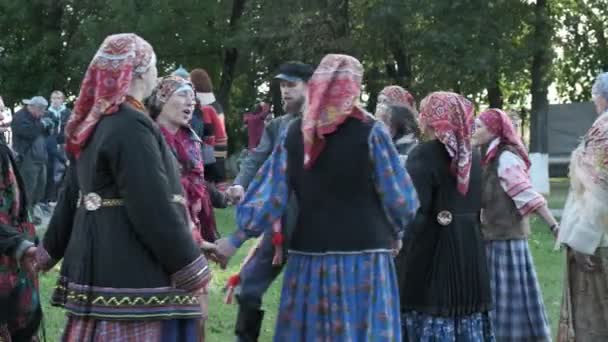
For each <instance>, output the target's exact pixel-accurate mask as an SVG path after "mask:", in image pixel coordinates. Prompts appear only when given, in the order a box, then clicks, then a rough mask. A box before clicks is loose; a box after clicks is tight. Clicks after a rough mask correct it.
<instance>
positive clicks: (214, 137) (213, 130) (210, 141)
mask: <svg viewBox="0 0 608 342" xmlns="http://www.w3.org/2000/svg"><path fill="white" fill-rule="evenodd" d="M190 80H191V82H192V84H194V88H195V90H196V101H197V103H198V104H199V105H197V106H196V107H197V108H196V109H195V113H194V115H200V112H202V115H203V121H204V124H205V136H203V137H202V138H203V142H204V143H205V146H203V147H204V148H205V147H207V149H209V147H210V146H213V154H212V155H209V152H205V151H203V154H204V155H203V158H204V159H205V179H207V180H209V181H211V182H213V183H215V184H217V185H218V188H220V189H223V188H224V186H225V184H224V182H225V181H226V166H225V161H226V157H227V154H228V135H226V125H225V119H224V110H223V109H222V106H221V105H220V103H219V102H217V100H216V98H215V95H214V94H213V83H212V82H211V78H210V77H209V74H208V73H207V71H205V70H204V69H194V70H192V71H191V72H190ZM207 156H209V157H207ZM211 156H212V157H213V158H210V157H211ZM210 161H213V162H210Z"/></svg>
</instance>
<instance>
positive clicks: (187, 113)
mask: <svg viewBox="0 0 608 342" xmlns="http://www.w3.org/2000/svg"><path fill="white" fill-rule="evenodd" d="M148 108H149V111H150V116H151V117H152V119H154V120H155V121H156V122H157V123H158V125H159V126H160V131H161V133H162V134H163V136H164V137H165V140H166V142H167V144H168V145H169V148H170V149H171V152H173V154H174V155H175V157H176V159H177V161H178V163H179V167H180V173H181V183H182V186H183V187H184V193H185V194H186V202H187V203H188V211H189V213H190V220H191V222H192V225H193V229H192V235H193V238H194V240H195V241H196V242H197V244H198V245H199V246H200V248H201V250H203V251H204V252H206V253H207V255H208V256H209V257H211V258H214V259H216V258H215V255H214V254H213V253H214V251H215V245H213V243H212V242H214V241H215V240H216V239H218V238H219V233H218V231H217V228H216V224H215V216H214V213H213V206H212V196H211V193H213V194H214V195H215V196H214V197H215V198H216V199H219V201H220V202H221V204H223V207H224V208H225V207H226V206H227V203H226V199H225V198H224V196H223V194H222V193H220V192H219V191H217V190H215V189H214V188H208V184H207V183H206V182H205V178H204V167H203V158H202V155H201V140H200V138H199V137H198V136H197V135H196V133H194V131H193V130H192V129H191V128H190V125H189V122H190V119H191V118H192V112H193V111H194V88H193V87H192V84H191V83H190V82H189V81H186V80H185V79H184V78H181V77H177V76H167V77H165V78H163V79H162V80H161V81H160V82H159V84H158V85H157V86H156V89H155V90H154V93H153V94H152V96H150V98H149V102H148ZM200 301H201V307H202V309H203V319H202V320H201V331H202V335H203V336H204V331H205V330H204V322H205V321H206V319H207V318H208V316H207V315H208V313H207V305H208V298H207V293H204V294H203V296H201V298H200Z"/></svg>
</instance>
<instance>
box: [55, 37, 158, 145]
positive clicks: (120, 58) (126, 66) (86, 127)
mask: <svg viewBox="0 0 608 342" xmlns="http://www.w3.org/2000/svg"><path fill="white" fill-rule="evenodd" d="M154 64H156V56H155V54H154V50H153V49H152V46H150V44H148V42H146V41H145V40H144V39H142V38H141V37H139V36H137V35H135V34H133V33H122V34H115V35H111V36H108V37H107V38H106V39H105V40H104V41H103V43H102V44H101V46H100V47H99V50H97V53H96V54H95V56H94V57H93V60H92V61H91V64H90V65H89V68H88V69H87V71H86V73H85V76H84V79H83V80H82V84H81V86H80V94H79V95H78V99H77V100H76V104H75V105H74V112H73V114H72V116H71V117H70V120H69V121H68V123H67V125H66V128H65V131H66V139H67V150H68V151H69V152H70V153H72V154H73V155H74V156H75V157H78V156H79V155H80V152H81V150H82V148H83V147H84V146H85V144H86V143H87V141H88V139H89V137H90V136H91V135H92V134H93V132H94V131H95V126H96V125H97V123H98V122H99V120H100V119H101V117H102V116H103V115H110V114H113V113H115V112H116V111H118V106H119V105H120V104H122V103H123V102H125V99H126V97H127V92H128V91H129V86H130V85H131V80H132V79H133V75H135V74H139V75H141V74H143V73H145V72H146V71H147V70H148V69H149V68H150V67H151V66H153V65H154Z"/></svg>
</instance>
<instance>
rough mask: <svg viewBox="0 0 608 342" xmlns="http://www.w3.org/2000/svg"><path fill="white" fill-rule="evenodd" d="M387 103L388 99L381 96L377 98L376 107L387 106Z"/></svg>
mask: <svg viewBox="0 0 608 342" xmlns="http://www.w3.org/2000/svg"><path fill="white" fill-rule="evenodd" d="M389 102H390V100H389V99H388V97H387V96H385V95H383V94H381V95H379V96H378V105H381V104H385V105H388V104H389Z"/></svg>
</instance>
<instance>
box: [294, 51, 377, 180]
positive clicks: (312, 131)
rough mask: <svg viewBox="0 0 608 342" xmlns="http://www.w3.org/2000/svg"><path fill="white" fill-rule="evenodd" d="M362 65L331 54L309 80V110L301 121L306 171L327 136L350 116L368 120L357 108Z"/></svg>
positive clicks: (321, 148) (320, 150)
mask: <svg viewBox="0 0 608 342" xmlns="http://www.w3.org/2000/svg"><path fill="white" fill-rule="evenodd" d="M362 78H363V66H362V65H361V63H360V62H359V61H358V60H357V59H355V58H354V57H351V56H347V55H336V54H329V55H327V56H325V57H324V58H323V60H322V61H321V63H320V64H319V66H318V67H317V70H315V72H314V74H313V75H312V77H311V79H310V80H309V81H308V108H307V109H306V111H305V113H304V116H303V118H302V135H303V138H304V168H305V169H310V168H311V167H312V166H313V164H314V163H315V161H316V160H317V158H318V157H319V155H320V154H321V152H322V151H323V149H324V148H325V144H326V141H325V135H328V134H331V133H333V132H335V131H336V130H337V129H338V127H339V126H340V125H341V124H342V123H344V121H346V119H348V118H349V117H354V118H357V119H359V120H366V114H365V113H364V112H363V110H362V109H360V108H359V107H358V103H357V102H358V99H359V96H360V95H361V79H362Z"/></svg>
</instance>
